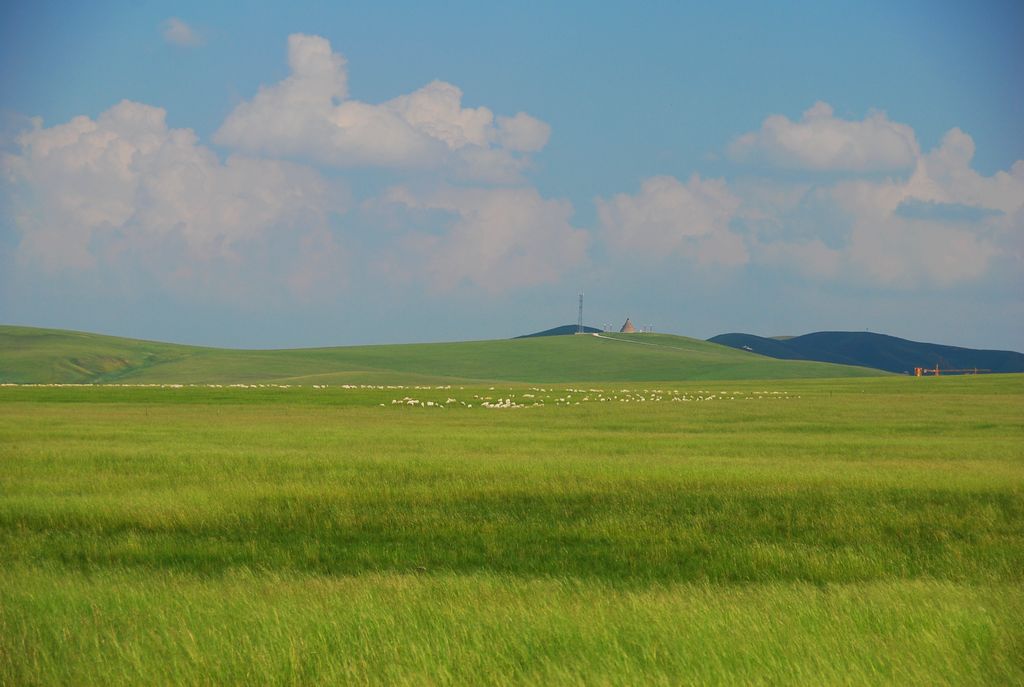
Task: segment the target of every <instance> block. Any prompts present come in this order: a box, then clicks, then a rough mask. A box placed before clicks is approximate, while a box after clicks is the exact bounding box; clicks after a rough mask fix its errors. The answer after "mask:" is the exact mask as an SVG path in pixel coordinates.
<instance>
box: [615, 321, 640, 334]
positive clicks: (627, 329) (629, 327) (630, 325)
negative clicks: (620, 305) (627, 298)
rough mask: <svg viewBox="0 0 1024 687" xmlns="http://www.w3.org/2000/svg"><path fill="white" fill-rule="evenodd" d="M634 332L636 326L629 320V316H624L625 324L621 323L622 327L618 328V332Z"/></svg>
mask: <svg viewBox="0 0 1024 687" xmlns="http://www.w3.org/2000/svg"><path fill="white" fill-rule="evenodd" d="M635 332H636V327H634V326H633V323H632V322H630V321H629V318H628V317H627V318H626V324H624V325H622V329H620V330H619V333H620V334H634V333H635Z"/></svg>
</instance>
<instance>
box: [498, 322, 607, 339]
mask: <svg viewBox="0 0 1024 687" xmlns="http://www.w3.org/2000/svg"><path fill="white" fill-rule="evenodd" d="M583 331H584V332H585V333H587V334H600V333H601V330H600V329H597V328H595V327H587V326H585V325H584V327H583ZM575 333H576V325H575V324H563V325H562V326H561V327H553V328H551V329H545V330H544V331H542V332H534V333H533V334H523V335H522V336H517V337H515V338H517V339H532V338H533V337H535V336H567V335H569V334H575Z"/></svg>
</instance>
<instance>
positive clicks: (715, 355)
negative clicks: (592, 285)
mask: <svg viewBox="0 0 1024 687" xmlns="http://www.w3.org/2000/svg"><path fill="white" fill-rule="evenodd" d="M880 374H885V373H883V372H881V371H878V370H867V369H864V368H859V367H850V366H845V365H834V364H827V363H817V362H805V361H787V360H776V359H774V358H769V357H765V356H761V355H755V354H753V353H749V352H747V351H741V350H736V349H733V348H729V347H727V346H721V345H718V344H715V343H709V342H707V341H702V340H700V339H691V338H688V337H684V336H673V335H670V334H602V335H600V336H593V335H590V336H543V337H534V338H526V339H499V340H492V341H462V342H454V343H431V344H393V345H380V346H345V347H336V348H307V349H282V350H235V349H220V348H204V347H199V346H186V345H181V344H168V343H160V342H153V341H140V340H136V339H126V338H120V337H113V336H105V335H101V334H90V333H86V332H70V331H64V330H55V329H37V328H32V327H14V326H0V382H3V383H94V384H102V383H134V384H141V383H181V384H189V383H253V382H277V383H290V384H340V383H373V384H389V383H424V384H443V383H462V382H466V383H471V382H495V381H502V382H576V381H580V382H584V381H593V382H601V381H622V382H631V381H633V382H644V381H685V380H713V379H722V380H727V379H792V378H808V377H818V378H824V377H850V376H873V375H880Z"/></svg>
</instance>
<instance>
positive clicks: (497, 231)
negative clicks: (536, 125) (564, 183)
mask: <svg viewBox="0 0 1024 687" xmlns="http://www.w3.org/2000/svg"><path fill="white" fill-rule="evenodd" d="M380 203H381V204H382V205H392V206H400V207H402V208H405V209H406V210H407V211H409V212H413V213H416V212H427V213H434V215H435V216H436V215H438V214H439V215H440V217H437V218H436V219H435V220H433V221H434V222H435V223H436V225H437V226H436V227H433V228H425V229H424V230H422V231H415V232H412V233H409V234H406V235H405V236H403V237H402V238H401V240H400V242H399V243H400V246H399V248H398V255H397V256H395V258H396V259H393V260H388V261H387V267H386V269H388V270H389V271H390V273H389V277H390V278H392V279H396V280H406V279H410V278H414V279H420V278H424V279H425V280H426V281H427V283H429V284H430V285H431V287H432V288H433V289H435V290H437V291H449V290H452V289H454V288H457V287H459V286H469V287H471V288H478V289H483V290H484V291H487V292H489V293H500V292H503V291H506V290H509V289H514V288H523V287H530V286H536V285H539V284H545V283H554V282H557V281H558V280H559V279H560V278H561V276H562V275H563V274H565V273H566V272H567V271H569V270H571V269H572V268H574V267H576V266H578V265H579V264H580V263H581V262H582V261H583V260H584V259H585V257H586V249H587V232H585V231H583V230H582V229H578V228H576V227H574V226H573V225H572V223H571V221H570V219H571V217H572V214H573V207H572V204H571V203H569V202H568V201H565V200H552V199H548V198H544V197H542V196H541V195H540V194H539V193H538V192H537V191H536V189H532V188H453V187H442V188H439V189H435V190H431V191H427V192H414V191H412V190H410V189H408V188H406V187H396V188H393V189H391V190H390V191H389V192H388V193H387V194H385V196H384V197H383V198H382V199H381V201H380ZM428 224H429V220H428Z"/></svg>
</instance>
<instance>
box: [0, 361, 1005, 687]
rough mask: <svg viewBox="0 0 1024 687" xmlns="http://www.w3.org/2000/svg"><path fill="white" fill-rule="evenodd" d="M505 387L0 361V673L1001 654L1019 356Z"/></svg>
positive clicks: (970, 678) (536, 680)
mask: <svg viewBox="0 0 1024 687" xmlns="http://www.w3.org/2000/svg"><path fill="white" fill-rule="evenodd" d="M627 387H628V388H631V389H634V390H635V392H636V393H637V395H640V394H643V395H644V396H645V397H654V394H652V393H650V391H648V392H644V391H643V388H642V387H631V386H629V385H627ZM659 388H662V391H663V393H664V395H668V394H669V392H670V389H669V390H666V389H667V387H665V385H662V386H661V387H659ZM674 388H675V389H676V390H678V391H680V392H683V393H687V394H691V395H693V396H696V395H697V393H698V391H703V390H704V389H706V385H705V386H704V387H701V386H698V385H690V386H685V385H684V386H678V385H676V386H675V387H674ZM617 390H618V391H619V392H620V395H624V394H622V393H621V387H618V386H617ZM722 391H728V392H730V394H722V393H721V392H722ZM732 391H737V392H741V394H740V395H738V396H737V399H744V398H746V399H750V400H732V395H731V392H732ZM753 391H769V392H770V391H780V392H782V393H781V394H779V395H778V396H777V397H776V398H774V399H772V398H771V396H770V395H765V396H762V397H760V398H759V400H755V397H754V396H753V395H752V394H751V393H749V392H753ZM527 392H528V389H527V388H525V387H514V388H509V387H507V386H506V387H499V388H496V389H493V390H492V389H491V387H467V388H464V389H459V388H457V387H456V388H452V389H429V390H426V389H424V390H417V391H409V390H400V391H399V390H386V389H372V390H368V389H363V390H353V389H318V390H313V389H309V388H306V389H296V388H292V389H200V388H195V389H188V388H185V389H132V388H100V387H94V388H86V389H80V388H79V389H41V388H32V389H28V388H4V389H0V465H2V466H3V470H0V496H2V498H0V683H4V684H32V683H38V684H58V683H63V684H96V683H108V684H111V683H112V684H127V683H138V682H152V683H190V684H203V683H210V682H216V683H238V684H242V683H253V682H259V683H268V684H301V683H315V682H346V683H372V682H389V683H395V684H424V683H428V684H430V683H434V684H449V683H460V684H465V683H477V682H494V683H533V684H551V683H560V682H571V683H580V682H587V683H593V682H598V683H608V684H637V683H654V684H658V683H664V684H677V683H680V682H699V683H736V682H741V683H751V684H754V683H773V684H779V683H798V684H822V683H829V684H835V683H846V684H878V683H893V684H1006V683H1013V682H1019V681H1021V680H1022V679H1024V660H1022V656H1024V652H1022V648H1024V632H1022V631H1021V630H1020V629H1019V617H1020V616H1021V615H1024V613H1022V611H1024V587H1022V582H1024V380H1022V379H1021V378H1019V377H1016V376H1003V377H990V378H980V377H979V378H961V379H924V380H918V379H904V378H888V379H886V378H881V379H866V380H843V381H839V380H831V381H822V380H818V381H810V380H791V381H787V382H775V383H765V382H757V383H752V382H730V383H723V384H717V383H716V386H715V391H714V392H713V393H706V394H703V395H704V396H705V397H709V396H712V395H714V396H715V399H714V400H710V401H702V402H690V403H675V402H668V401H662V402H650V401H647V402H643V403H640V402H632V403H625V402H607V403H595V402H589V403H583V404H581V405H579V406H576V405H562V406H557V405H553V404H550V403H549V404H547V405H545V406H544V407H531V408H522V409H515V410H488V409H485V408H481V407H480V406H479V405H475V406H474V407H472V408H468V407H463V406H461V405H459V404H452V405H451V406H450V407H448V408H447V409H444V410H442V409H439V408H436V407H432V408H424V407H421V406H416V407H409V406H405V405H401V406H398V405H391V403H390V401H391V400H394V399H395V398H398V397H402V396H405V395H410V394H413V393H415V394H416V395H417V396H418V397H420V398H422V399H424V400H427V399H430V400H435V401H436V402H438V403H442V402H443V401H445V400H446V398H451V397H457V398H458V400H460V401H472V400H474V399H477V398H478V397H484V396H491V397H496V396H498V395H504V396H506V397H507V396H510V395H512V394H516V395H517V398H522V395H523V394H525V393H527ZM556 392H557V393H555V394H554V395H555V396H559V397H564V396H566V395H567V394H568V392H567V391H565V390H564V389H556ZM610 394H611V392H610V391H609V395H610ZM577 398H578V396H577ZM723 399H724V400H723ZM382 403H383V404H384V407H381V406H380V404H382Z"/></svg>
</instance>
